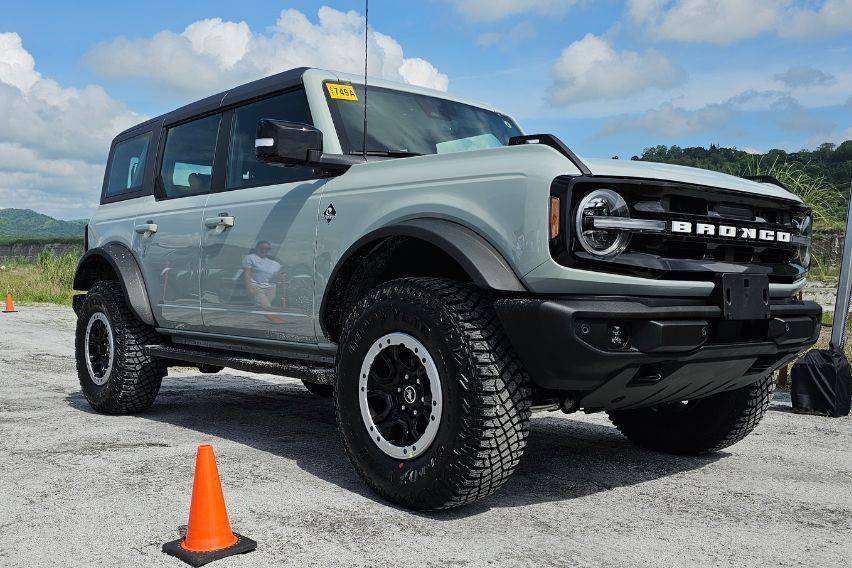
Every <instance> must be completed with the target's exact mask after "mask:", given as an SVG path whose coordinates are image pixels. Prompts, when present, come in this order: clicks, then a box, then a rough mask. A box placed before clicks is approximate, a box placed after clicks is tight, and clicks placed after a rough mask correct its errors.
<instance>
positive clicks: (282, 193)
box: [201, 88, 324, 343]
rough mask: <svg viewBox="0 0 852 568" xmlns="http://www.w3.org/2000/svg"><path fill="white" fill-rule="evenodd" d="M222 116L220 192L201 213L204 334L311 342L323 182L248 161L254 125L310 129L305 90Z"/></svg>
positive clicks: (306, 173)
mask: <svg viewBox="0 0 852 568" xmlns="http://www.w3.org/2000/svg"><path fill="white" fill-rule="evenodd" d="M229 114H230V115H231V124H230V135H229V136H228V150H227V153H226V155H225V159H224V161H225V162H226V164H227V165H226V175H225V176H224V180H225V181H224V184H223V185H224V187H223V188H222V191H216V192H214V193H213V194H211V195H210V198H209V200H208V202H207V206H206V208H205V211H204V220H205V223H206V224H205V228H204V233H203V266H202V280H201V288H202V300H201V306H202V313H203V318H204V326H205V329H206V330H208V331H211V332H216V333H226V334H231V335H240V336H247V337H261V338H270V339H278V340H285V341H296V342H308V343H313V342H315V341H316V333H315V330H314V315H313V314H314V306H313V303H314V296H313V286H314V250H315V246H316V220H317V209H318V207H319V198H320V193H321V188H322V186H323V184H324V180H321V179H319V175H318V172H317V171H316V170H315V169H314V168H310V167H307V166H297V167H288V166H273V165H268V164H264V163H262V162H259V161H258V160H257V159H256V157H255V139H256V137H257V136H256V135H257V123H258V121H259V120H260V119H262V118H270V119H276V120H287V121H291V122H298V123H303V124H311V123H312V121H311V114H310V110H309V108H308V102H307V99H306V97H305V92H304V89H302V88H299V89H296V90H292V91H289V92H285V93H279V94H276V95H274V96H272V97H269V98H266V99H262V100H259V101H254V102H251V103H248V104H245V105H242V106H239V107H237V108H235V109H234V110H233V112H232V113H229ZM227 130H228V129H227V128H224V127H223V132H224V131H227Z"/></svg>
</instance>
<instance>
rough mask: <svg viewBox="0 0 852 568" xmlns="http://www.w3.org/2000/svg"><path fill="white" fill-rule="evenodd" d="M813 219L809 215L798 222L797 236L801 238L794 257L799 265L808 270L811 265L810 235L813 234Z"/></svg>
mask: <svg viewBox="0 0 852 568" xmlns="http://www.w3.org/2000/svg"><path fill="white" fill-rule="evenodd" d="M813 226H814V223H813V219H812V218H811V216H810V215H808V216H807V217H805V218H803V219H802V220H801V221H800V222H799V236H800V237H801V238H802V242H801V244H799V250H798V254H797V255H796V256H797V257H798V259H799V262H800V263H801V265H802V266H803V267H805V268H808V267H809V266H810V265H811V233H812V232H813Z"/></svg>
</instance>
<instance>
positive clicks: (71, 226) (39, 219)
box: [0, 209, 86, 243]
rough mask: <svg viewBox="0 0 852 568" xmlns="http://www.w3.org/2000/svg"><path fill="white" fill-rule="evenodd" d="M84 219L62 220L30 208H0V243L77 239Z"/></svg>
mask: <svg viewBox="0 0 852 568" xmlns="http://www.w3.org/2000/svg"><path fill="white" fill-rule="evenodd" d="M85 224H86V221H83V220H78V221H62V220H60V219H54V218H53V217H50V216H48V215H43V214H41V213H36V212H35V211H32V210H31V209H0V243H9V242H19V241H77V240H82V238H83V227H84V226H85Z"/></svg>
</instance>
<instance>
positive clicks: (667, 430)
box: [609, 376, 775, 454]
mask: <svg viewBox="0 0 852 568" xmlns="http://www.w3.org/2000/svg"><path fill="white" fill-rule="evenodd" d="M774 388H775V382H774V380H773V377H772V376H768V377H765V378H763V379H761V380H760V381H757V382H756V383H753V384H751V385H748V386H746V387H743V388H740V389H736V390H731V391H727V392H721V393H719V394H714V395H712V396H708V397H705V398H700V399H697V400H690V401H685V402H670V403H666V404H660V405H657V406H651V407H648V408H638V409H635V410H615V411H612V412H609V417H610V420H612V422H613V424H615V426H616V427H617V428H618V430H619V431H620V432H621V433H622V434H624V435H625V436H627V438H628V439H630V440H631V441H632V442H634V443H636V444H638V445H640V446H643V447H646V448H648V449H652V450H657V451H661V452H668V453H673V454H702V453H707V452H715V451H718V450H721V449H723V448H726V447H728V446H731V445H733V444H736V443H737V442H739V441H740V440H742V439H743V438H745V437H746V436H747V435H748V434H749V433H751V431H752V430H754V428H755V427H756V426H757V424H758V422H760V419H761V418H763V415H764V414H765V413H766V410H767V409H768V408H769V402H770V400H771V399H772V391H773V390H774Z"/></svg>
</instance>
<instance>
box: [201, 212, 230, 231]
mask: <svg viewBox="0 0 852 568" xmlns="http://www.w3.org/2000/svg"><path fill="white" fill-rule="evenodd" d="M204 225H205V226H206V227H207V228H208V229H216V228H219V227H222V229H223V230H224V229H227V228H228V227H233V226H234V218H233V217H230V216H221V215H220V216H218V217H207V218H206V219H204Z"/></svg>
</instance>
